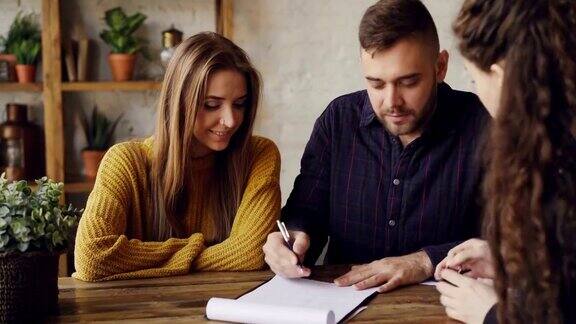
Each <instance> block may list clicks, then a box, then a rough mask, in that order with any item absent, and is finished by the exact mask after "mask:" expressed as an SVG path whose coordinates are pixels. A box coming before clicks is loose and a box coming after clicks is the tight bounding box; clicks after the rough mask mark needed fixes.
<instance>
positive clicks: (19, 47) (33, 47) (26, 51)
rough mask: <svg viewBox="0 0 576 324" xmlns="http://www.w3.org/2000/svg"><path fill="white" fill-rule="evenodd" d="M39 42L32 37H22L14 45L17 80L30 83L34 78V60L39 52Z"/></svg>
mask: <svg viewBox="0 0 576 324" xmlns="http://www.w3.org/2000/svg"><path fill="white" fill-rule="evenodd" d="M40 46H41V45H40V42H39V41H37V40H33V39H24V40H22V41H20V43H18V44H16V46H14V49H13V50H14V54H15V55H16V60H17V62H18V63H17V64H16V75H18V82H20V83H30V82H34V80H35V79H36V61H37V59H38V54H40Z"/></svg>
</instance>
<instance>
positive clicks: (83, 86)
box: [62, 81, 162, 91]
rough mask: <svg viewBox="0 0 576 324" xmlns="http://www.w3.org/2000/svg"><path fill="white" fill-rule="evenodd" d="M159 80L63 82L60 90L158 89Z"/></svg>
mask: <svg viewBox="0 0 576 324" xmlns="http://www.w3.org/2000/svg"><path fill="white" fill-rule="evenodd" d="M161 84H162V83H161V82H160V81H126V82H115V81H95V82H64V83H62V91H146V90H160V86H161Z"/></svg>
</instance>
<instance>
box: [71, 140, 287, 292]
mask: <svg viewBox="0 0 576 324" xmlns="http://www.w3.org/2000/svg"><path fill="white" fill-rule="evenodd" d="M251 145H252V146H253V152H254V162H253V164H252V169H251V172H250V175H249V179H248V183H247V185H246V190H245V191H244V195H243V197H242V202H241V203H240V207H239V208H238V211H237V213H236V216H235V218H234V222H233V224H232V229H231V232H230V236H229V237H228V238H227V239H226V240H224V241H222V242H220V243H217V244H214V245H211V246H210V241H211V239H212V237H213V235H214V227H213V226H214V225H213V222H212V220H211V217H210V216H209V213H210V211H209V210H207V208H205V205H206V204H203V203H202V202H203V201H205V199H204V198H205V196H204V191H203V190H202V189H203V188H206V185H204V184H208V183H209V180H210V179H209V174H210V173H209V172H207V170H210V168H212V167H213V159H211V158H210V157H208V158H202V159H199V160H197V161H194V163H193V165H194V168H193V170H192V173H193V177H194V179H195V184H194V187H193V190H191V193H190V197H189V199H188V208H187V209H186V210H187V214H186V217H187V218H186V222H185V223H186V225H187V229H188V231H189V235H190V236H189V237H188V238H182V239H178V238H171V239H169V240H167V241H165V242H149V241H148V242H145V241H143V235H144V233H145V229H144V225H143V224H144V221H145V220H146V219H150V217H151V215H150V212H151V211H150V210H148V208H147V207H146V206H147V203H148V199H151V198H150V197H151V194H150V188H149V187H148V186H147V183H149V182H148V177H149V176H148V174H149V166H150V162H151V154H152V139H151V138H149V139H146V140H144V141H133V142H126V143H121V144H117V145H115V146H113V147H112V148H110V150H109V151H108V152H107V153H106V156H105V157H104V159H103V160H102V163H101V165H100V169H99V171H98V176H97V178H96V182H95V184H94V189H93V190H92V192H91V193H90V196H89V198H88V202H87V205H86V210H85V211H84V214H83V215H82V219H81V220H80V224H79V226H78V233H77V235H76V247H75V250H74V253H75V259H74V261H75V262H74V263H75V266H76V272H75V273H74V274H72V276H73V277H74V278H76V279H80V280H84V281H103V280H115V279H131V278H148V277H162V276H171V275H181V274H186V273H188V272H190V271H240V270H256V269H260V268H262V267H263V265H264V254H263V252H262V246H263V245H264V242H265V240H266V236H267V234H268V233H270V232H271V231H272V230H273V229H274V225H275V222H276V219H278V217H279V215H280V186H279V176H280V154H279V152H278V149H277V148H276V146H275V145H274V143H273V142H272V141H270V140H268V139H265V138H262V137H257V136H254V137H253V138H252V139H251ZM207 175H208V176H207ZM205 237H206V238H207V239H205Z"/></svg>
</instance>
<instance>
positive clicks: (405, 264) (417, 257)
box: [334, 251, 434, 292]
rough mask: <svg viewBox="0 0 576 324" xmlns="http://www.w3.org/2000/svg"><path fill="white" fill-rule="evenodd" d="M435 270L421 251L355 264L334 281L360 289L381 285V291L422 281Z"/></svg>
mask: <svg viewBox="0 0 576 324" xmlns="http://www.w3.org/2000/svg"><path fill="white" fill-rule="evenodd" d="M433 270H434V269H433V267H432V262H431V261H430V258H429V257H428V255H427V254H426V252H424V251H420V252H416V253H412V254H409V255H405V256H401V257H390V258H384V259H381V260H377V261H373V262H371V263H368V264H363V265H358V266H353V267H352V270H350V271H349V272H348V273H346V274H345V275H343V276H341V277H339V278H336V280H334V283H335V284H336V285H338V286H350V285H354V287H356V289H359V290H362V289H366V288H371V287H379V288H378V291H379V292H387V291H390V290H392V289H394V288H396V287H399V286H403V285H408V284H414V283H419V282H422V281H424V280H426V279H427V278H429V277H430V276H432V272H433Z"/></svg>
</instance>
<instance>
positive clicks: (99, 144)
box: [80, 105, 122, 151]
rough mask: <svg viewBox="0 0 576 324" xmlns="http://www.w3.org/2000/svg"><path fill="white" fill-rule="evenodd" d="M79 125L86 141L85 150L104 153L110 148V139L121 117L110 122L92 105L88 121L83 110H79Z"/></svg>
mask: <svg viewBox="0 0 576 324" xmlns="http://www.w3.org/2000/svg"><path fill="white" fill-rule="evenodd" d="M80 111H81V113H80V123H81V124H82V129H83V130H84V135H85V136H86V140H87V141H88V146H87V147H86V150H96V151H105V150H107V149H108V148H109V147H110V143H111V142H112V137H113V135H114V131H115V130H116V126H118V122H120V119H122V115H120V116H118V117H117V118H116V119H115V120H114V121H111V120H110V119H108V117H106V115H104V114H102V113H101V112H99V111H98V107H97V106H96V105H94V108H93V109H92V118H91V119H90V120H89V119H88V116H86V114H85V113H84V111H83V110H80Z"/></svg>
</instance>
